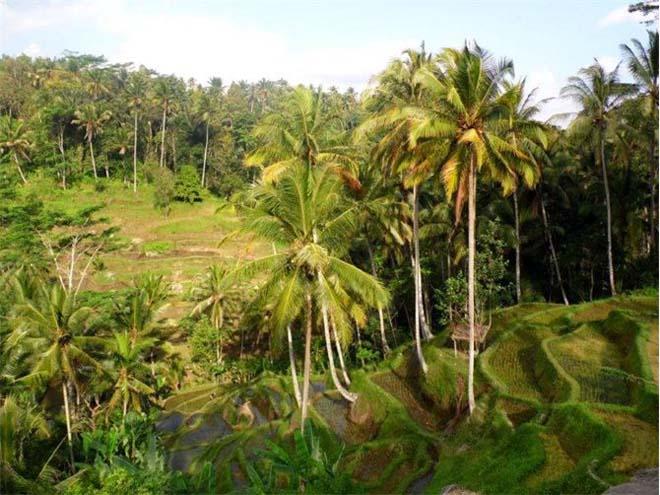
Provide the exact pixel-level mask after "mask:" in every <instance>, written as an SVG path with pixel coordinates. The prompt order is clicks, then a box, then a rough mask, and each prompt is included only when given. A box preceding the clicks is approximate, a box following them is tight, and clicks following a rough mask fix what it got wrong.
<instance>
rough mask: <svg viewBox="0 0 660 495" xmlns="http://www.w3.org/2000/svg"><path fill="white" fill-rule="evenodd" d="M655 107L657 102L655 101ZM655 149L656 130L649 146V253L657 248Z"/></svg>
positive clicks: (656, 163)
mask: <svg viewBox="0 0 660 495" xmlns="http://www.w3.org/2000/svg"><path fill="white" fill-rule="evenodd" d="M653 108H654V109H655V103H653ZM652 115H654V116H655V111H653V113H652ZM657 121H658V120H657V118H654V119H653V122H657ZM655 149H656V144H655V131H653V132H652V133H651V144H650V147H649V164H650V166H651V180H650V184H649V186H650V188H651V191H650V192H651V205H650V207H651V210H650V211H649V221H650V224H651V232H650V235H651V239H650V241H651V242H650V247H649V253H652V252H653V249H654V248H655V245H656V225H655V219H656V215H655V208H656V206H655V182H656V176H657V173H658V161H657V160H656V159H655Z"/></svg>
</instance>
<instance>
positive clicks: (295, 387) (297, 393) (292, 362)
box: [286, 325, 301, 407]
mask: <svg viewBox="0 0 660 495" xmlns="http://www.w3.org/2000/svg"><path fill="white" fill-rule="evenodd" d="M286 339H287V343H288V345H289V362H290V365H291V381H292V382H293V395H294V396H295V398H296V404H298V407H300V401H301V398H300V384H299V383H298V373H297V372H296V356H295V354H294V352H293V337H292V335H291V325H287V327H286Z"/></svg>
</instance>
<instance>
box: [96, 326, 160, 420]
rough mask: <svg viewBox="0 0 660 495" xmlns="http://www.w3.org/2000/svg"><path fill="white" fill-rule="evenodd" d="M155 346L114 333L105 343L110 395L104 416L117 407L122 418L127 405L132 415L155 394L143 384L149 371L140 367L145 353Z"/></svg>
mask: <svg viewBox="0 0 660 495" xmlns="http://www.w3.org/2000/svg"><path fill="white" fill-rule="evenodd" d="M155 345H156V340H155V339H153V338H142V337H138V338H137V339H135V340H133V338H132V337H131V335H130V334H129V332H128V331H123V332H115V333H114V335H113V338H112V339H111V340H109V342H108V345H107V350H108V351H109V353H110V358H111V359H112V362H113V367H112V371H111V372H110V374H111V376H112V379H113V381H114V383H113V385H112V389H113V393H112V396H111V397H110V400H109V401H108V404H107V414H109V413H110V412H112V411H113V410H114V409H115V408H117V407H119V405H121V408H122V416H123V417H124V418H125V417H126V413H127V412H128V408H129V405H130V406H131V407H132V408H133V409H135V410H136V411H141V410H142V404H143V403H144V402H145V400H146V399H147V398H149V397H150V396H152V395H153V394H155V393H156V392H155V390H154V389H153V388H151V387H150V386H149V385H147V384H146V383H145V381H146V380H145V377H146V376H148V373H149V370H148V368H147V366H146V365H145V364H144V357H145V354H146V353H147V351H149V350H151V349H152V348H153V347H154V346H155Z"/></svg>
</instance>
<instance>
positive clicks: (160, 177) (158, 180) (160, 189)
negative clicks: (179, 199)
mask: <svg viewBox="0 0 660 495" xmlns="http://www.w3.org/2000/svg"><path fill="white" fill-rule="evenodd" d="M149 175H150V176H151V178H152V182H153V185H154V208H156V209H158V210H160V211H161V212H163V214H164V215H166V216H167V215H169V213H170V205H171V204H172V200H173V199H174V195H175V182H174V175H173V174H172V172H171V171H170V170H169V169H167V168H164V167H163V168H154V169H151V170H150V171H149Z"/></svg>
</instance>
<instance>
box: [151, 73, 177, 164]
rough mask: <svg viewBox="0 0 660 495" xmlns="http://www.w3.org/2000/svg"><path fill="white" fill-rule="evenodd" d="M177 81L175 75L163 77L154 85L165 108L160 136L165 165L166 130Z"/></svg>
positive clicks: (160, 102)
mask: <svg viewBox="0 0 660 495" xmlns="http://www.w3.org/2000/svg"><path fill="white" fill-rule="evenodd" d="M175 83H176V81H175V80H174V77H172V76H170V77H161V78H159V79H158V80H156V84H155V86H154V93H155V97H156V101H158V103H159V104H160V106H161V108H162V109H163V117H162V119H161V138H160V166H161V167H163V166H164V165H165V132H166V130H167V114H168V113H169V112H170V111H171V108H172V103H173V101H174V98H175V96H176V95H175V93H176V88H175Z"/></svg>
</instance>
